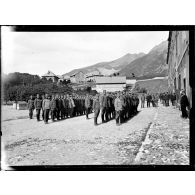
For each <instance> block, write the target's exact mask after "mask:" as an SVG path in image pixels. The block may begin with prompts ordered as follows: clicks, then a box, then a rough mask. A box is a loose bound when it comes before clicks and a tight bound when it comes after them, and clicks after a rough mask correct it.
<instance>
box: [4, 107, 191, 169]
mask: <svg viewBox="0 0 195 195" xmlns="http://www.w3.org/2000/svg"><path fill="white" fill-rule="evenodd" d="M98 123H99V125H98V126H94V125H93V114H91V115H90V119H89V120H86V119H85V116H80V117H75V118H72V119H65V120H62V121H59V122H54V123H52V122H51V121H49V124H46V125H45V124H44V123H43V121H40V122H37V121H36V119H35V118H34V119H32V120H30V119H28V111H27V110H24V111H17V110H14V109H12V108H11V107H10V106H3V107H2V149H3V153H2V160H3V163H4V164H7V165H10V166H15V165H132V164H136V165H138V164H155V165H159V164H160V165H167V164H176V165H188V164H189V120H188V119H182V118H180V111H179V110H178V109H176V108H173V107H163V106H162V105H161V104H160V105H159V107H157V108H152V107H151V108H142V109H141V108H139V112H138V114H137V115H136V116H134V117H132V118H131V119H130V120H129V121H127V122H126V123H124V124H122V125H121V126H116V124H115V121H114V120H112V121H109V122H107V123H104V124H101V121H100V118H99V119H98Z"/></svg>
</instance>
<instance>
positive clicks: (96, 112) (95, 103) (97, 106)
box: [93, 94, 100, 125]
mask: <svg viewBox="0 0 195 195" xmlns="http://www.w3.org/2000/svg"><path fill="white" fill-rule="evenodd" d="M93 110H94V125H98V124H97V119H98V116H99V113H100V101H99V94H96V96H95V100H94V101H93Z"/></svg>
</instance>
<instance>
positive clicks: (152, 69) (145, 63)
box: [119, 41, 168, 78]
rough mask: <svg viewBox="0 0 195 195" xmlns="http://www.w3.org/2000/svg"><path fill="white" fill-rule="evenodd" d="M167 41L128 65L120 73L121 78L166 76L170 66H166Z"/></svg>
mask: <svg viewBox="0 0 195 195" xmlns="http://www.w3.org/2000/svg"><path fill="white" fill-rule="evenodd" d="M167 44H168V42H167V41H164V42H162V43H161V44H159V45H157V46H155V47H154V48H153V49H151V50H150V52H149V53H148V54H146V55H144V56H142V57H140V58H138V59H136V60H134V61H132V62H131V63H129V64H128V65H126V66H125V67H124V68H122V69H121V70H120V71H119V73H120V75H121V76H130V75H131V74H132V73H134V74H135V76H136V77H143V78H144V77H145V76H146V77H148V78H150V77H151V78H152V77H155V76H166V75H167V69H168V66H167V65H166V56H167Z"/></svg>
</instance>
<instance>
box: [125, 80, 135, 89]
mask: <svg viewBox="0 0 195 195" xmlns="http://www.w3.org/2000/svg"><path fill="white" fill-rule="evenodd" d="M135 83H136V79H126V89H127V90H131V89H133V88H134V87H135Z"/></svg>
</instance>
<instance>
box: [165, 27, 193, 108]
mask: <svg viewBox="0 0 195 195" xmlns="http://www.w3.org/2000/svg"><path fill="white" fill-rule="evenodd" d="M167 64H168V90H169V92H175V93H176V96H177V102H179V98H180V91H181V90H182V89H184V90H185V91H186V95H187V97H188V99H189V101H190V105H192V95H191V87H190V85H189V31H170V32H169V38H168V53H167Z"/></svg>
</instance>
